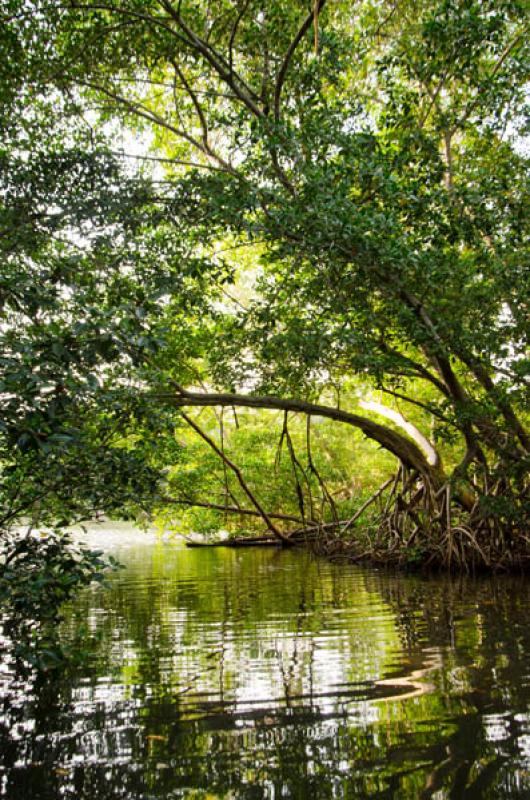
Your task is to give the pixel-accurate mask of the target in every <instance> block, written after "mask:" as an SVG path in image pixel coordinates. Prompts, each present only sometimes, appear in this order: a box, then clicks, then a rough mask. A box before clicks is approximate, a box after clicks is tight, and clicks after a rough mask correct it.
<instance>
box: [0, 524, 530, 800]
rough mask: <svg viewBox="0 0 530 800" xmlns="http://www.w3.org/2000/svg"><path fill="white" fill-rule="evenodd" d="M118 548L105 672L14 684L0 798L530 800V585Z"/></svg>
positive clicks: (283, 559) (94, 600)
mask: <svg viewBox="0 0 530 800" xmlns="http://www.w3.org/2000/svg"><path fill="white" fill-rule="evenodd" d="M100 539H101V537H100ZM104 541H105V542H106V544H107V548H109V549H110V550H111V552H112V553H113V554H114V555H115V556H117V557H118V558H119V559H120V560H121V562H122V563H123V564H124V565H125V567H124V569H122V570H121V571H119V572H117V573H115V574H113V575H112V576H111V578H110V582H109V585H108V586H106V587H101V586H95V587H92V588H90V589H88V590H86V591H84V593H83V594H82V595H81V596H80V597H79V598H78V600H77V601H76V602H75V603H73V604H72V605H71V606H70V607H69V608H68V610H67V613H66V616H65V620H64V623H63V626H62V627H63V632H62V635H63V637H64V639H65V641H67V640H68V639H69V638H75V636H76V631H77V630H78V628H79V626H80V625H82V624H87V625H88V633H89V636H90V643H91V644H90V648H91V656H90V659H89V662H88V663H85V664H84V665H82V666H79V667H78V668H75V669H71V670H70V671H69V672H68V673H67V674H63V675H62V676H56V677H54V678H51V677H47V678H46V679H44V680H42V679H35V677H33V678H31V677H30V678H26V679H24V680H20V679H16V678H15V677H14V676H13V675H12V674H11V673H10V672H9V670H8V669H7V667H5V666H4V669H3V671H2V672H0V694H1V697H0V699H1V701H2V705H3V709H2V716H1V718H0V796H1V797H5V798H9V800H56V799H57V798H67V799H68V800H70V798H71V799H72V800H84V799H85V798H86V800H114V799H117V798H120V800H126V799H127V800H170V799H171V798H183V797H185V798H204V800H206V798H210V799H211V798H271V799H272V798H275V799H278V798H300V800H302V799H303V800H306V798H354V797H355V798H398V799H399V800H406V799H407V798H433V800H443V799H444V798H451V800H452V799H453V798H530V660H529V657H530V603H529V600H530V592H529V586H530V582H529V581H528V580H525V579H522V578H521V579H514V578H497V579H480V580H472V579H469V578H468V579H452V580H449V579H447V578H421V577H419V576H404V575H398V576H396V575H391V574H387V573H385V572H383V571H376V570H373V569H367V568H364V567H362V568H360V567H357V566H351V565H350V566H348V565H346V566H345V565H333V564H330V563H328V562H326V561H324V560H319V559H316V558H313V557H311V556H310V555H309V554H307V553H304V552H291V551H281V550H276V549H258V548H248V549H240V550H228V549H224V548H212V549H201V550H198V549H186V548H184V547H183V546H182V545H175V544H171V543H163V542H157V541H153V540H152V538H151V539H149V537H142V534H138V533H136V534H134V535H132V536H127V535H126V534H125V535H124V534H121V535H114V536H111V537H108V538H107V539H105V538H104Z"/></svg>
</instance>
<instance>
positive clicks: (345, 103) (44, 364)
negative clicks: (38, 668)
mask: <svg viewBox="0 0 530 800" xmlns="http://www.w3.org/2000/svg"><path fill="white" fill-rule="evenodd" d="M2 14H3V16H2V20H3V23H4V24H3V29H2V30H3V32H2V50H3V52H4V53H5V54H6V57H5V58H4V59H3V64H2V76H1V80H2V94H1V96H0V100H1V102H2V106H3V117H2V120H3V121H2V126H3V131H4V132H5V145H4V149H3V150H2V182H3V191H2V208H1V213H2V217H3V221H2V229H3V231H5V233H4V235H3V237H2V243H3V244H2V248H3V249H2V256H3V263H4V270H3V275H4V276H5V277H3V278H2V280H3V285H2V297H3V298H4V299H3V305H2V315H3V327H2V334H1V335H2V337H3V339H4V351H5V358H4V361H3V376H2V378H3V382H4V383H3V394H2V404H3V405H4V407H5V415H6V416H5V426H4V428H3V434H2V436H3V439H2V449H3V452H2V463H3V465H4V466H3V481H4V484H5V496H6V507H7V509H8V511H7V513H6V514H4V517H5V521H6V522H7V521H8V520H9V519H10V516H9V514H10V513H11V514H12V516H16V515H15V514H14V513H13V511H9V509H16V510H17V514H18V516H20V514H21V513H23V514H24V515H26V516H27V515H28V514H29V513H30V509H31V513H34V510H35V508H36V507H37V506H36V504H37V503H38V502H40V506H39V509H41V511H40V512H39V513H46V514H49V518H50V520H52V519H55V520H57V519H64V520H65V521H71V519H73V518H74V517H77V516H86V515H87V514H89V513H92V512H93V511H95V510H96V509H97V510H102V511H105V512H107V513H109V512H110V513H138V511H139V509H142V508H144V509H145V510H146V511H149V512H153V511H155V510H156V509H158V510H159V511H160V512H161V513H164V514H166V513H168V509H171V508H173V507H174V505H175V504H177V505H179V504H180V505H186V504H187V505H189V506H192V505H194V504H196V505H197V506H198V507H199V508H203V509H204V508H208V509H209V512H211V513H213V514H214V518H213V519H214V522H213V523H212V525H214V526H215V524H217V525H218V526H219V525H221V524H222V521H223V519H224V521H225V523H226V519H227V518H226V517H225V518H223V516H222V514H223V513H226V514H228V513H229V512H230V513H235V515H236V516H235V518H236V520H238V521H240V520H241V519H243V517H244V515H245V514H248V515H254V516H255V517H256V518H257V519H260V520H261V524H262V525H264V526H265V528H267V529H269V530H271V531H272V532H273V533H274V534H275V535H277V536H279V537H280V538H282V539H284V540H289V539H290V538H291V530H290V522H289V519H291V521H293V522H294V520H298V521H299V522H300V526H301V527H302V528H303V529H304V530H305V531H307V530H310V531H312V532H313V533H314V531H315V530H317V529H318V528H319V526H320V529H321V530H323V528H322V525H332V526H334V529H335V530H336V531H338V532H339V533H340V532H341V531H342V534H343V535H345V532H346V531H349V533H350V535H351V533H352V525H351V524H350V523H351V521H352V519H355V521H356V520H357V519H358V518H357V517H356V514H357V511H360V510H361V509H362V508H363V507H364V504H365V501H366V500H367V499H368V500H369V499H370V495H372V498H373V500H374V503H376V501H377V502H380V503H381V506H380V508H379V516H377V515H374V520H375V521H374V523H373V524H374V525H375V529H376V537H377V542H378V547H379V548H380V549H381V550H383V551H385V552H386V553H389V552H390V553H395V552H399V553H400V554H401V555H403V554H405V555H406V554H407V553H410V551H411V549H412V548H415V550H414V552H415V553H416V554H419V557H420V559H422V560H427V561H429V560H430V561H432V562H436V563H443V564H446V565H447V564H449V565H450V564H452V563H458V564H459V565H460V566H461V567H467V566H468V565H470V564H472V563H477V564H481V565H488V566H492V565H494V564H501V563H502V564H506V565H509V564H514V563H521V561H525V560H526V558H527V550H528V547H527V545H528V542H527V539H526V536H525V532H524V531H525V526H526V525H527V523H528V517H529V505H528V467H529V449H530V438H529V433H528V425H527V423H528V382H529V371H528V367H529V359H528V301H529V293H530V283H529V280H528V276H529V274H530V270H529V263H528V262H529V249H528V242H529V240H530V239H529V231H528V219H529V213H528V212H529V192H528V189H529V183H528V154H527V152H526V150H527V125H528V64H529V60H528V56H529V44H528V42H529V37H528V28H529V16H528V6H527V3H526V2H524V0H520V1H519V2H517V1H515V0H495V2H493V0H492V1H491V2H489V0H488V1H486V2H485V1H484V0H480V2H479V0H424V2H420V3H418V2H414V3H411V2H407V0H402V1H401V2H400V1H399V0H398V2H383V3H376V2H373V1H372V0H362V1H361V2H359V3H356V4H355V5H353V6H352V4H350V3H345V2H340V0H339V1H337V2H334V3H331V2H325V0H315V2H312V3H310V4H309V3H305V2H292V3H284V2H276V1H275V0H266V2H258V0H237V1H236V2H229V1H228V0H211V1H210V0H209V1H208V2H206V0H179V2H177V0H123V2H120V3H118V2H111V0H109V1H108V2H84V1H81V2H64V3H47V2H43V1H41V0H38V1H37V0H32V1H31V2H24V3H22V2H19V0H9V2H8V3H7V7H6V8H5V10H4V11H3V12H2ZM187 407H189V408H188V411H187V412H185V413H183V412H181V409H182V408H187ZM203 407H210V408H212V409H215V410H216V412H215V414H214V413H213V412H209V415H205V413H204V412H203V414H202V415H201V417H200V418H199V417H198V416H197V414H194V413H193V411H190V410H189V409H193V408H203ZM225 408H233V409H237V408H250V409H255V410H258V409H268V411H264V412H259V413H258V412H257V411H255V413H253V414H250V413H247V414H246V416H244V421H243V423H242V424H243V427H245V426H254V430H256V431H260V430H261V431H263V432H264V436H265V439H267V436H268V439H267V441H268V443H269V446H272V447H273V448H274V447H275V445H272V444H271V443H272V442H273V441H276V438H275V437H276V434H275V433H274V432H273V431H272V430H270V429H269V428H270V423H269V422H267V420H268V419H270V414H271V412H272V413H273V414H274V412H276V416H275V417H274V419H275V420H277V424H278V431H277V435H278V437H279V446H278V450H277V453H278V457H277V459H276V462H278V460H279V457H280V454H281V450H282V448H283V447H284V446H285V448H286V449H287V451H288V453H289V472H288V474H287V472H285V470H284V471H283V472H282V471H281V469H280V471H279V474H280V476H281V477H282V480H284V481H285V482H286V483H287V482H289V483H290V488H289V490H288V491H287V490H286V492H287V494H286V498H288V499H284V500H282V498H281V496H280V497H279V496H278V494H276V495H274V493H272V494H271V493H270V491H269V490H270V487H269V486H268V485H267V484H268V479H267V478H266V477H265V476H264V475H261V477H259V478H256V479H255V480H250V479H246V478H245V474H246V473H245V470H244V469H242V468H240V466H239V465H238V464H239V462H240V461H245V460H247V461H248V459H249V450H248V448H249V447H250V448H252V446H253V445H252V435H251V434H249V435H248V436H247V438H246V439H245V435H244V434H243V432H242V431H241V430H240V429H239V422H240V420H238V415H237V412H236V411H234V413H233V414H232V415H231V416H230V419H229V418H228V414H226V415H223V413H222V411H221V409H225ZM267 415H269V416H267ZM282 415H283V416H282ZM305 420H307V423H306V421H305ZM328 421H329V422H328ZM324 422H325V424H324ZM312 423H313V431H315V430H316V429H317V425H320V430H321V431H324V433H323V441H324V444H325V442H328V443H329V442H332V443H333V447H334V454H333V456H332V458H331V460H332V462H333V459H334V458H335V459H336V463H337V464H339V463H340V464H341V466H340V470H338V471H339V472H340V471H341V470H342V471H343V464H342V463H341V462H342V461H343V460H344V459H343V458H342V456H341V455H339V453H338V451H339V450H340V448H341V447H342V448H343V450H344V451H345V452H346V451H347V449H348V447H350V448H351V450H352V452H350V453H349V455H351V457H352V459H353V461H352V463H351V467H350V471H351V472H350V474H355V473H356V472H364V473H366V472H369V471H370V467H369V466H368V467H367V464H369V463H370V459H371V460H372V464H373V465H374V466H373V468H372V470H373V473H374V476H376V477H378V478H381V477H383V478H384V481H383V484H382V488H381V489H377V485H374V486H372V491H368V489H367V490H366V493H365V494H364V495H363V496H362V497H360V498H358V502H357V505H356V506H355V504H354V506H353V507H351V508H350V507H349V506H348V505H346V512H347V516H346V519H347V520H349V522H348V523H347V524H346V525H344V524H342V523H343V521H344V512H342V511H341V509H340V508H338V505H340V504H337V502H336V501H335V499H334V497H333V493H335V494H336V495H337V494H338V495H339V496H344V491H343V490H344V485H343V484H344V481H343V480H342V479H340V478H339V477H338V472H337V469H334V468H333V467H332V466H329V468H324V467H323V466H322V465H320V469H319V467H318V466H317V465H316V462H317V460H318V458H319V456H315V457H313V454H312V451H311V424H312ZM332 423H333V424H332ZM275 424H276V423H275ZM336 425H339V426H344V427H342V428H341V431H342V433H340V434H338V435H337V434H332V433H331V429H332V428H333V429H335V426H336ZM289 426H291V427H289ZM293 426H294V427H293ZM351 428H354V429H356V430H357V431H360V432H361V433H362V434H363V435H364V436H366V437H368V438H369V439H370V440H371V441H375V443H376V444H377V446H378V447H380V448H383V450H384V451H386V452H387V453H388V454H389V457H388V462H386V461H385V464H387V463H388V465H389V466H388V467H385V470H386V472H385V470H383V471H384V472H385V474H384V475H383V476H381V474H380V473H381V470H380V469H379V467H378V466H377V464H378V461H377V459H378V458H380V455H379V454H377V453H376V451H375V450H374V449H370V448H367V447H366V446H365V445H364V444H363V445H362V448H361V451H362V453H361V458H360V463H359V461H357V462H356V460H355V458H354V456H355V455H356V456H357V457H359V455H360V453H359V447H360V445H358V444H355V446H354V445H348V444H346V443H345V440H346V439H347V437H348V436H350V434H349V433H346V432H347V431H350V430H351ZM186 430H187V431H188V432H186ZM197 434H198V435H199V436H200V437H201V442H202V444H201V445H199V439H197ZM219 434H220V435H219ZM192 437H195V438H192ZM313 438H315V436H313ZM337 438H338V439H339V441H337ZM352 441H355V442H357V443H358V442H359V439H355V440H353V439H352ZM238 442H239V444H238ZM230 443H232V445H230ZM230 446H232V450H230ZM198 447H201V449H200V450H197V448H198ZM315 447H317V445H315ZM225 448H226V449H225ZM238 448H239V449H238ZM265 450H266V448H265V447H264V451H263V452H264V453H265ZM207 451H208V452H209V453H210V456H206V452H207ZM353 451H356V452H353ZM348 452H349V451H348ZM198 454H199V455H198ZM197 458H199V460H200V459H203V460H204V461H203V463H204V464H208V465H209V466H208V468H207V469H206V468H202V469H201V468H197V467H196V462H197ZM209 458H210V459H213V463H212V462H211V461H209V460H208V459H209ZM264 458H265V456H264ZM394 464H395V469H397V470H398V472H397V473H395V477H394V478H392V479H391V476H392V470H393V466H392V465H394ZM276 466H277V470H278V469H279V467H278V463H276ZM326 469H328V473H329V474H327V475H324V476H323V473H324V472H325V471H326ZM39 470H42V471H43V474H44V475H45V476H46V479H45V482H46V481H49V482H50V486H52V484H53V487H54V488H53V489H51V490H50V492H48V493H47V494H46V500H45V501H41V500H40V499H39V487H41V486H42V484H43V479H42V478H41V477H40V474H41V473H40V472H39ZM57 475H59V478H57V477H56V476H57ZM28 476H29V477H28ZM212 476H215V479H214V477H212ZM341 480H342V483H341ZM328 484H329V485H328ZM26 486H29V487H30V488H29V489H28V490H26V489H25V488H23V492H26V491H27V492H28V494H27V499H26V495H25V494H24V500H23V503H22V504H20V502H18V500H15V499H14V498H18V497H19V494H18V493H19V492H20V491H21V489H20V487H26ZM66 487H68V488H66ZM341 487H342V488H341ZM341 492H342V495H341ZM372 492H373V494H372ZM41 493H42V492H41ZM315 495H319V496H320V500H321V508H320V511H318V509H317V505H318V504H316V503H315V502H314V499H315ZM260 497H261V498H262V499H261V500H260ZM263 498H265V499H266V500H267V502H270V504H271V506H270V507H266V506H267V502H265V500H264V499H263ZM350 499H351V498H350ZM361 500H362V503H361V502H360V501H361ZM19 506H20V507H21V509H22V510H21V511H19V510H18V509H19ZM65 507H67V512H68V513H66V511H65ZM369 507H370V509H371V511H372V512H374V508H375V507H376V506H374V505H373V503H372V504H369ZM367 508H368V506H367ZM74 512H75V513H74ZM78 512H79V513H78ZM282 517H285V519H282ZM17 518H18V517H17ZM275 519H276V522H275V521H274V520H275ZM363 519H366V517H364V518H363V517H362V516H361V517H359V523H358V524H359V525H361V524H362V521H363ZM278 520H280V521H278ZM297 524H298V523H297ZM300 526H299V527H300ZM291 527H292V525H291ZM353 527H354V528H355V525H354V526H353ZM371 541H372V542H373V540H371ZM373 549H374V548H373V547H372V551H373Z"/></svg>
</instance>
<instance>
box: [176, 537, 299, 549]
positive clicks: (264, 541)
mask: <svg viewBox="0 0 530 800" xmlns="http://www.w3.org/2000/svg"><path fill="white" fill-rule="evenodd" d="M289 544H294V542H291V543H289V542H287V541H285V540H282V539H271V538H270V537H264V536H253V537H241V538H238V539H222V540H221V541H217V542H193V541H188V542H186V547H288V546H289Z"/></svg>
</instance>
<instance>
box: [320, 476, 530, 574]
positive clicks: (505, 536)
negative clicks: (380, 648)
mask: <svg viewBox="0 0 530 800" xmlns="http://www.w3.org/2000/svg"><path fill="white" fill-rule="evenodd" d="M387 490H388V495H387V496H386V498H385V496H384V495H385V491H387ZM375 498H378V499H381V498H382V499H383V503H382V504H381V506H382V507H381V510H380V511H379V513H376V514H373V513H372V515H371V518H370V520H368V521H367V520H366V519H365V518H364V519H361V516H362V513H361V512H363V511H364V510H365V509H366V508H367V507H368V505H372V501H373V500H374V499H375ZM516 502H517V504H518V506H519V508H518V509H517V510H518V515H517V516H518V520H519V524H518V525H517V526H516V525H515V524H514V522H513V519H514V518H515V516H514V515H513V514H510V509H511V508H513V507H514V505H515V503H516ZM371 510H372V512H373V508H372V509H371ZM522 518H524V514H522V513H521V498H520V495H519V497H518V498H514V496H513V494H512V493H511V492H510V488H509V486H507V485H506V483H498V484H497V485H496V486H495V487H492V488H491V489H489V491H488V492H487V493H486V492H483V493H482V494H481V495H478V494H477V498H476V500H475V502H474V503H473V505H472V506H471V508H470V509H469V508H464V507H462V504H461V503H459V497H458V492H457V491H456V490H455V487H454V486H453V484H452V483H451V482H450V481H446V482H445V483H444V484H443V485H442V486H438V487H433V486H432V485H431V484H429V483H428V482H426V481H425V480H424V479H423V478H422V477H421V476H419V475H418V474H417V473H415V474H412V475H410V474H406V472H405V470H403V469H401V470H400V473H399V474H398V475H397V476H396V477H395V478H394V479H391V480H390V481H387V482H386V483H385V484H384V485H383V487H381V488H380V489H379V490H378V492H376V493H375V495H373V496H372V498H371V499H370V500H369V501H368V502H367V503H365V504H364V505H363V506H362V507H361V509H360V510H359V512H357V514H356V515H355V516H354V518H352V519H353V520H355V522H357V521H358V522H357V525H356V526H355V528H354V527H353V526H352V524H351V521H350V523H349V524H346V525H344V524H342V525H339V526H329V527H327V528H326V529H322V530H321V532H320V535H319V536H318V538H316V539H315V540H314V542H313V546H314V548H315V549H316V550H317V551H318V552H319V553H322V554H325V555H327V556H329V557H331V558H339V559H341V560H342V559H347V560H357V561H358V560H363V559H366V560H370V561H372V562H380V563H387V564H389V563H390V564H392V563H393V564H398V565H401V566H415V565H416V566H426V567H431V568H442V569H449V570H458V571H464V572H475V571H480V570H506V571H508V570H514V569H523V570H524V569H527V568H528V567H530V537H529V536H528V535H527V532H526V530H525V529H524V525H521V522H520V520H521V519H522ZM346 532H348V533H349V535H348V536H345V533H346ZM352 533H355V535H354V536H352Z"/></svg>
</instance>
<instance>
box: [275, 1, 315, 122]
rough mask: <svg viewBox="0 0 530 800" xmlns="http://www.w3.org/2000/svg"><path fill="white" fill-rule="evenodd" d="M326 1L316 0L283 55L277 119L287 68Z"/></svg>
mask: <svg viewBox="0 0 530 800" xmlns="http://www.w3.org/2000/svg"><path fill="white" fill-rule="evenodd" d="M325 2H326V0H315V5H314V8H312V9H311V11H310V12H309V14H308V15H307V16H306V18H305V19H304V21H303V22H302V24H301V25H300V27H299V29H298V31H297V33H296V35H295V37H294V39H293V40H292V42H291V44H290V45H289V47H288V48H287V52H286V53H285V56H284V57H283V61H282V63H281V66H280V69H279V71H278V76H277V78H276V85H275V87H274V119H275V120H276V121H278V120H279V119H280V101H281V95H282V89H283V85H284V83H285V78H286V76H287V70H288V69H289V64H290V62H291V59H292V57H293V55H294V53H295V50H296V48H297V47H298V45H299V44H300V42H301V41H302V39H303V38H304V36H305V34H306V33H307V31H308V30H309V28H310V27H311V25H313V23H314V19H315V14H318V13H319V12H320V11H321V10H322V8H323V7H324V4H325Z"/></svg>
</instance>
